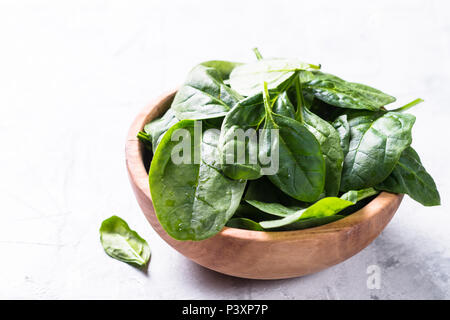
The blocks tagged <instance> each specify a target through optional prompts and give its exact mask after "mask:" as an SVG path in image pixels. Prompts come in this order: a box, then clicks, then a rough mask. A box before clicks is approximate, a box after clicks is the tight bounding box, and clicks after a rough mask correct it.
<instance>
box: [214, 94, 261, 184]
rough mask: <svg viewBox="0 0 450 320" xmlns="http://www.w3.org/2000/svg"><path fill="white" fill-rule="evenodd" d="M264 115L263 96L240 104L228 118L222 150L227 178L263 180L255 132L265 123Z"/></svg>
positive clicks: (223, 125)
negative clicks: (261, 178) (260, 178)
mask: <svg viewBox="0 0 450 320" xmlns="http://www.w3.org/2000/svg"><path fill="white" fill-rule="evenodd" d="M264 116H265V113H264V105H263V103H262V94H261V93H259V94H256V95H254V96H252V97H248V98H246V99H244V100H242V101H240V102H239V103H237V104H236V105H235V106H234V107H233V109H231V110H230V112H228V114H227V115H226V116H225V119H224V121H223V123H222V129H221V133H220V139H219V144H218V150H219V157H220V159H222V171H223V172H224V174H225V175H226V176H228V177H230V178H232V179H244V180H253V179H258V178H259V177H261V167H260V165H259V163H258V159H257V155H258V151H257V150H258V142H257V136H256V131H255V130H254V129H255V128H256V127H257V126H259V124H260V123H261V121H263V119H264ZM249 129H250V130H249ZM250 155H253V157H252V158H251V157H250Z"/></svg>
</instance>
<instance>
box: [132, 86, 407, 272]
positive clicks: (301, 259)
mask: <svg viewBox="0 0 450 320" xmlns="http://www.w3.org/2000/svg"><path fill="white" fill-rule="evenodd" d="M175 93H176V91H174V92H170V93H168V94H166V95H163V96H161V97H160V98H159V99H157V100H156V101H155V102H153V103H152V104H150V105H149V106H147V107H146V108H144V109H143V110H142V111H141V113H139V114H138V116H137V117H136V119H135V120H134V122H133V124H132V125H131V128H130V131H129V133H128V138H127V142H126V150H125V152H126V163H127V168H128V174H129V178H130V182H131V185H132V187H133V190H134V193H135V195H136V198H137V201H138V203H139V205H140V207H141V209H142V211H143V212H144V214H145V217H146V218H147V220H148V221H149V222H150V224H151V225H152V227H153V229H155V231H156V232H157V233H158V234H159V235H160V236H161V238H163V239H164V240H165V241H166V242H167V243H168V244H170V245H171V246H172V247H173V248H175V249H176V250H177V251H178V252H180V253H181V254H183V255H184V256H186V257H187V258H189V259H191V260H192V261H195V262H196V263H198V264H200V265H202V266H204V267H206V268H209V269H212V270H215V271H218V272H221V273H224V274H228V275H232V276H236V277H241V278H250V279H284V278H292V277H298V276H302V275H306V274H309V273H313V272H317V271H319V270H322V269H325V268H327V267H330V266H332V265H335V264H337V263H340V262H342V261H344V260H346V259H348V258H350V257H351V256H353V255H354V254H356V253H358V252H359V251H361V250H362V249H364V248H365V247H366V246H367V245H369V244H370V243H371V242H372V241H373V240H374V239H375V238H376V237H377V236H378V235H379V234H380V232H381V231H382V230H383V229H384V228H385V227H386V225H387V224H388V223H389V221H390V220H391V218H392V216H393V215H394V213H395V211H396V210H397V208H398V207H399V205H400V203H401V201H402V198H403V195H396V194H391V193H387V192H382V193H381V194H380V195H378V196H377V197H376V198H375V199H373V200H372V201H371V202H370V203H369V204H368V205H366V206H365V207H364V208H362V209H361V210H359V211H357V212H355V213H353V214H351V215H349V216H348V217H345V218H343V219H341V220H338V221H336V222H332V223H329V224H326V225H323V226H319V227H315V228H311V229H305V230H298V231H283V232H262V231H249V230H242V229H234V228H228V227H225V228H224V229H223V230H222V231H221V232H220V233H219V234H217V235H215V236H214V237H212V238H209V239H206V240H202V241H178V240H175V239H173V238H171V237H170V236H169V235H168V234H167V233H166V232H165V231H164V229H163V228H162V227H161V225H160V223H159V221H158V219H157V217H156V215H155V211H154V209H153V204H152V199H151V197H150V191H149V185H148V174H147V171H146V169H145V166H144V161H143V146H142V144H141V143H140V142H139V141H138V139H137V138H136V135H137V133H138V132H139V131H140V130H142V129H143V127H144V125H145V124H146V123H148V122H149V121H150V120H152V119H154V118H156V117H158V116H160V115H162V114H163V113H164V111H165V110H167V109H168V108H169V106H170V104H171V102H172V100H173V97H174V95H175Z"/></svg>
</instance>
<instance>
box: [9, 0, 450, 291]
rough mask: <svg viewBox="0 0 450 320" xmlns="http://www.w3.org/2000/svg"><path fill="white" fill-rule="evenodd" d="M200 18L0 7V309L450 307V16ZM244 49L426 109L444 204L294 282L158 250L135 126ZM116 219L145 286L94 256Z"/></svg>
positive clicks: (126, 4)
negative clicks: (259, 302)
mask: <svg viewBox="0 0 450 320" xmlns="http://www.w3.org/2000/svg"><path fill="white" fill-rule="evenodd" d="M204 3H205V4H206V5H201V4H200V1H189V2H187V1H186V2H183V1H159V2H157V1H154V2H152V3H148V2H147V1H65V2H64V3H63V2H61V1H39V2H38V3H36V1H30V2H28V1H1V2H0V39H1V42H0V57H1V59H0V92H1V94H0V142H1V146H2V152H1V158H0V177H1V179H0V203H1V211H0V216H1V220H2V222H1V226H2V228H1V229H2V231H1V232H0V252H1V255H2V258H1V261H2V263H1V266H0V298H38V299H47V298H75V299H79V298H95V299H97V298H106V299H109V298H122V299H126V298H138V299H141V298H142V299H144V298H156V299H158V298H166V299H171V298H176V299H178V298H210V299H214V298H218V299H241V298H242V299H250V298H274V299H312V298H319V299H344V298H352V299H370V298H372V299H386V298H400V299H408V298H425V299H431V298H437V299H442V298H447V299H448V298H450V288H449V287H450V284H449V275H450V232H449V229H450V227H449V226H450V212H449V210H448V209H449V207H448V202H447V200H448V195H449V192H450V185H449V182H448V181H449V180H450V173H449V171H448V169H447V168H448V165H447V163H448V159H449V155H450V152H449V149H448V130H449V123H450V121H449V120H450V119H449V117H450V111H449V110H450V109H449V94H448V91H449V89H448V88H449V87H450V79H449V78H450V72H449V71H450V62H449V61H450V59H449V57H450V5H449V2H448V1H444V0H443V1H429V0H426V1H425V0H424V1H370V2H368V1H356V0H355V1H339V2H336V1H295V2H293V1H292V2H288V1H276V2H275V1H273V2H262V1H227V2H224V1H217V2H212V1H208V2H204ZM275 3H277V4H279V6H277V5H275ZM217 22H220V24H217ZM253 46H259V48H260V50H261V52H262V54H263V55H265V56H294V57H296V56H297V57H300V58H302V59H304V60H306V61H309V62H312V63H322V64H323V67H324V69H325V70H327V71H329V72H331V73H336V74H338V75H340V76H342V77H343V78H345V79H350V80H353V81H359V82H363V83H367V84H371V85H373V86H375V87H377V88H380V89H381V90H384V91H386V92H388V93H391V94H393V95H394V96H397V97H398V104H397V105H402V104H403V103H406V102H409V100H412V99H414V98H416V97H422V98H424V99H425V100H426V102H425V103H424V104H422V105H420V106H418V107H417V108H415V109H414V110H413V111H412V112H413V113H414V114H415V115H416V116H417V117H418V119H417V122H416V125H415V130H414V142H413V145H414V146H415V148H416V149H417V150H418V151H419V153H420V154H421V156H422V160H423V162H424V164H425V166H426V167H427V169H428V170H429V171H430V173H431V174H432V175H433V176H434V177H435V179H436V182H437V184H438V186H439V189H440V191H441V196H442V199H443V205H442V206H441V207H435V208H424V207H422V206H420V205H419V204H417V203H415V202H413V201H411V200H410V199H408V198H405V200H404V202H403V204H402V205H401V207H400V209H399V211H398V213H397V214H396V216H395V217H394V219H393V221H392V222H391V223H390V224H389V226H388V227H387V228H386V229H385V231H384V232H383V233H382V235H381V236H380V237H379V238H378V239H377V240H376V241H375V242H374V243H372V244H371V245H370V246H369V247H368V248H366V249H365V250H363V251H362V252H361V253H360V254H358V255H356V256H354V257H353V258H351V259H349V260H347V261H346V262H344V263H342V264H340V265H338V266H335V267H332V268H330V269H327V270H325V271H322V272H320V273H317V274H314V275H311V276H306V277H303V278H298V279H292V280H283V281H250V280H242V279H236V278H231V277H227V276H224V275H220V274H217V273H215V272H212V271H209V270H206V269H204V268H201V267H199V266H197V265H195V264H193V263H191V262H190V261H188V260H187V259H185V258H184V257H182V256H181V255H179V254H178V253H177V252H175V251H174V250H172V249H171V248H170V247H169V246H168V245H166V244H165V243H164V242H163V241H162V240H161V239H159V238H158V236H157V235H156V234H155V232H154V231H153V230H152V229H151V228H150V227H149V225H148V224H147V222H146V220H145V219H144V216H143V215H142V213H141V212H140V209H139V208H138V206H137V203H136V201H135V199H134V196H133V194H132V191H131V188H130V186H129V183H128V180H127V176H126V170H125V162H124V142H125V136H126V132H127V130H128V126H129V124H130V123H131V121H132V119H133V118H134V116H135V115H136V113H137V112H138V111H139V110H140V109H141V108H142V107H143V106H144V105H145V104H147V103H148V102H149V101H151V100H152V99H153V98H155V97H156V96H158V95H159V94H160V93H162V92H164V91H165V90H168V89H171V88H173V87H174V86H176V85H177V84H179V83H180V82H181V81H183V78H184V76H185V74H186V73H187V71H188V70H189V69H190V68H191V67H192V66H193V65H195V64H196V63H197V62H200V61H203V60H209V59H212V58H215V59H229V60H244V61H249V60H251V59H254V58H253V55H252V52H251V50H250V49H251V48H252V47H253ZM442 146H445V147H444V148H441V147H442ZM112 214H117V215H119V216H121V217H123V218H124V219H126V220H127V221H128V222H129V224H130V225H131V226H132V227H133V228H134V229H136V230H137V231H138V232H139V233H140V234H141V235H142V236H143V237H145V238H146V239H148V241H149V243H150V245H151V248H152V250H153V258H152V261H151V264H150V268H149V273H148V275H144V274H142V273H140V272H139V271H137V270H135V269H133V268H132V267H129V266H128V265H126V264H122V263H120V262H118V261H115V260H113V259H111V258H109V257H108V256H106V255H105V254H104V253H103V250H102V248H101V246H100V243H99V239H98V238H99V235H98V228H99V226H100V223H101V221H102V220H103V219H104V218H106V217H109V216H110V215H112ZM370 265H378V266H379V267H380V270H381V288H380V289H378V290H377V289H372V290H370V289H368V288H367V286H366V281H367V277H368V275H367V274H366V270H367V267H368V266H370Z"/></svg>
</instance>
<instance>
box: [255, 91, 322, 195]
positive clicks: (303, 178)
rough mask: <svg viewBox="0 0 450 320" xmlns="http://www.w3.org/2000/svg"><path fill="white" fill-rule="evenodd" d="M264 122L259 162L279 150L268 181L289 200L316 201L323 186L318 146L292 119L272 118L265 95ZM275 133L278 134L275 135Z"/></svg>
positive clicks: (299, 124)
mask: <svg viewBox="0 0 450 320" xmlns="http://www.w3.org/2000/svg"><path fill="white" fill-rule="evenodd" d="M264 104H265V108H266V120H265V123H264V129H265V130H264V131H263V132H262V134H261V139H263V141H265V145H264V146H263V147H260V150H259V151H260V158H262V157H265V156H268V155H271V152H272V148H273V147H274V146H277V147H278V150H279V169H278V171H277V173H276V174H274V175H269V176H268V177H269V179H270V181H272V183H273V184H274V185H276V186H277V187H278V188H280V189H281V190H282V191H283V192H285V193H286V194H288V195H289V196H291V197H293V198H295V199H297V200H300V201H305V202H313V201H315V200H317V199H318V197H319V196H320V194H321V193H322V191H323V189H324V184H325V160H324V158H323V156H322V152H321V151H320V145H319V143H318V142H317V140H316V138H315V137H314V135H313V134H312V133H311V132H309V131H308V129H307V128H306V127H305V126H304V125H302V124H301V123H299V122H298V121H296V120H294V119H290V118H287V117H284V116H280V115H277V114H274V113H273V112H272V111H271V110H270V103H269V96H268V92H267V90H265V91H264ZM277 130H278V131H277Z"/></svg>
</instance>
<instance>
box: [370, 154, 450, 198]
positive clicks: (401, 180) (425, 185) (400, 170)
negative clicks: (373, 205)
mask: <svg viewBox="0 0 450 320" xmlns="http://www.w3.org/2000/svg"><path fill="white" fill-rule="evenodd" d="M376 188H377V189H378V190H384V191H389V192H393V193H404V194H407V195H409V196H410V197H411V198H413V199H414V200H416V201H418V202H420V203H421V204H423V205H424V206H437V205H440V204H441V198H440V196H439V192H438V190H437V188H436V184H435V183H434V180H433V178H432V177H431V176H430V175H429V173H428V172H427V171H426V170H425V168H424V167H423V165H422V163H421V161H420V157H419V155H418V154H417V152H416V151H415V150H414V149H413V148H411V147H409V148H406V149H405V151H403V153H402V155H401V157H400V159H399V161H398V163H397V165H396V166H395V168H394V170H393V171H392V173H391V174H390V175H389V177H387V179H386V180H384V181H383V182H382V183H380V184H379V185H377V186H376Z"/></svg>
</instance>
